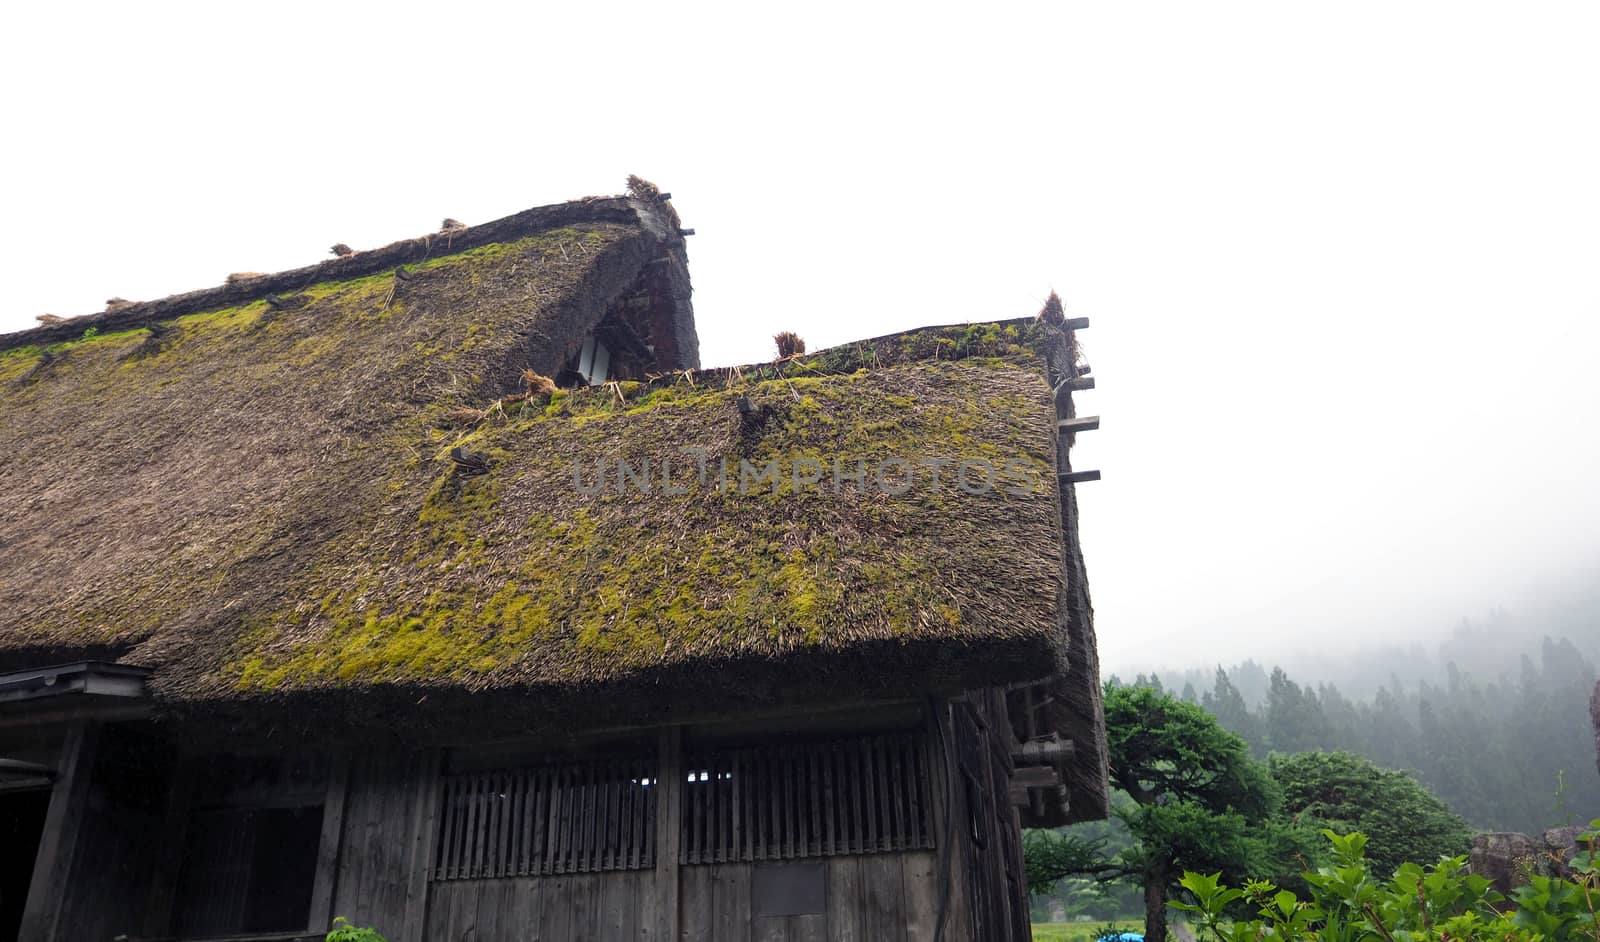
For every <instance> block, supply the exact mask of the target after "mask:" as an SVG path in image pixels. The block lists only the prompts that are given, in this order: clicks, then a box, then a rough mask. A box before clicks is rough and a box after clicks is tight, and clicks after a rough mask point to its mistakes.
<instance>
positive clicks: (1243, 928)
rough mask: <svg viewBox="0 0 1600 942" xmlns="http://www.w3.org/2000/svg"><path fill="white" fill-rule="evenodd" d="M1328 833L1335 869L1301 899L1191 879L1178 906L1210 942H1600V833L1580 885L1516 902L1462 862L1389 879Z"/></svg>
mask: <svg viewBox="0 0 1600 942" xmlns="http://www.w3.org/2000/svg"><path fill="white" fill-rule="evenodd" d="M1591 828H1600V821H1595V822H1593V823H1592V824H1591ZM1323 833H1324V834H1325V835H1326V836H1327V838H1328V840H1329V842H1330V843H1331V844H1332V845H1333V854H1332V860H1333V862H1332V864H1331V865H1329V866H1325V867H1319V868H1317V870H1316V871H1315V872H1312V873H1307V874H1306V875H1305V881H1306V883H1307V885H1308V886H1309V887H1310V889H1309V890H1308V892H1307V894H1306V896H1304V897H1302V896H1300V895H1299V894H1296V893H1294V892H1292V891H1290V890H1285V889H1281V888H1279V887H1277V886H1274V885H1273V884H1272V883H1270V882H1267V881H1264V880H1257V881H1251V882H1247V883H1245V884H1244V886H1243V888H1234V887H1230V886H1228V885H1226V884H1225V883H1224V882H1223V881H1222V879H1221V876H1220V874H1215V873H1213V874H1209V875H1207V874H1201V873H1194V872H1192V871H1190V872H1187V873H1185V874H1184V875H1183V879H1182V880H1180V881H1179V883H1180V885H1181V886H1182V887H1183V889H1184V890H1186V891H1188V893H1189V895H1190V897H1191V898H1192V899H1193V902H1190V903H1176V904H1174V905H1176V906H1177V907H1178V908H1180V909H1182V910H1185V911H1187V912H1189V913H1190V914H1191V922H1192V924H1193V926H1194V927H1195V929H1196V930H1197V931H1198V932H1199V934H1200V937H1201V938H1202V939H1205V940H1207V942H1280V940H1281V942H1288V940H1300V939H1305V940H1316V942H1580V940H1586V942H1600V861H1597V860H1596V855H1595V844H1596V842H1597V841H1600V830H1590V831H1589V832H1587V833H1585V834H1583V835H1581V836H1580V838H1579V843H1580V845H1582V846H1583V847H1585V848H1587V849H1586V850H1584V851H1583V852H1580V853H1579V854H1578V856H1577V858H1576V859H1574V860H1573V861H1572V864H1571V867H1572V872H1573V874H1574V878H1573V879H1571V880H1566V879H1559V878H1552V877H1543V876H1530V877H1529V882H1528V884H1527V885H1526V886H1522V887H1518V888H1517V889H1516V890H1514V891H1513V892H1512V894H1511V898H1510V899H1507V898H1505V897H1503V896H1501V895H1500V894H1499V893H1497V892H1495V891H1494V890H1493V889H1492V888H1491V884H1490V882H1489V880H1487V879H1486V878H1484V877H1481V876H1478V875H1476V874H1472V873H1468V872H1467V862H1466V858H1465V857H1447V858H1444V859H1442V860H1440V861H1439V862H1438V863H1436V864H1433V865H1432V866H1429V867H1426V868H1424V867H1421V866H1418V865H1417V864H1415V863H1404V864H1401V865H1400V867H1399V868H1398V869H1396V870H1395V871H1394V876H1393V877H1391V878H1389V879H1382V878H1380V877H1377V876H1374V875H1373V874H1372V872H1371V870H1370V867H1369V864H1368V861H1367V859H1366V846H1367V839H1366V837H1365V836H1364V835H1362V834H1359V833H1355V834H1349V835H1339V834H1336V833H1334V832H1333V831H1324V832H1323ZM1241 909H1242V910H1243V911H1244V914H1245V915H1244V918H1240V910H1241Z"/></svg>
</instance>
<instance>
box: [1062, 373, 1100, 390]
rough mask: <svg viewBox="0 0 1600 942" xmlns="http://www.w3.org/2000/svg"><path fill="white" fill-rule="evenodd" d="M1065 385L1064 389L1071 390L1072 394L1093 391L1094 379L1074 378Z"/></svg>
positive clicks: (1088, 377) (1085, 377)
mask: <svg viewBox="0 0 1600 942" xmlns="http://www.w3.org/2000/svg"><path fill="white" fill-rule="evenodd" d="M1065 385H1066V387H1067V388H1068V389H1070V390H1072V391H1073V392H1082V391H1083V390H1085V389H1093V388H1094V377H1093V376H1074V377H1072V378H1071V379H1069V380H1067V381H1066V384H1065Z"/></svg>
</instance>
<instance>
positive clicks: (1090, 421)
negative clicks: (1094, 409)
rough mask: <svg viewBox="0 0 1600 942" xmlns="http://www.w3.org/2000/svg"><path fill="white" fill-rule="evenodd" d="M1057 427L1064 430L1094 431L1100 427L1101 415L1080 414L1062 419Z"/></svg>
mask: <svg viewBox="0 0 1600 942" xmlns="http://www.w3.org/2000/svg"><path fill="white" fill-rule="evenodd" d="M1056 427H1057V428H1059V429H1060V430H1061V431H1063V432H1092V431H1094V430H1095V429H1097V428H1099V427H1100V417H1099V416H1098V415H1080V416H1078V417H1077V418H1073V419H1061V420H1060V421H1058V422H1056Z"/></svg>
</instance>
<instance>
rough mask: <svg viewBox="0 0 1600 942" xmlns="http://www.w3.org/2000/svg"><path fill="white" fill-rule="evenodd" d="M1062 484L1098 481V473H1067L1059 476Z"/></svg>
mask: <svg viewBox="0 0 1600 942" xmlns="http://www.w3.org/2000/svg"><path fill="white" fill-rule="evenodd" d="M1060 478H1061V483H1062V484H1082V483H1083V482H1085V481H1098V480H1100V472H1099V471H1069V472H1067V473H1066V474H1063V475H1060Z"/></svg>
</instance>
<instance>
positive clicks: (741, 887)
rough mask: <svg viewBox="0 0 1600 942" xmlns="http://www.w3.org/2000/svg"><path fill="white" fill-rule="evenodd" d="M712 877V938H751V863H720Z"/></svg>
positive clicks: (736, 941) (723, 941) (735, 941)
mask: <svg viewBox="0 0 1600 942" xmlns="http://www.w3.org/2000/svg"><path fill="white" fill-rule="evenodd" d="M712 881H713V886H712V903H711V908H712V935H711V939H712V942H749V940H750V864H747V863H726V864H718V865H717V866H716V867H715V868H713V870H712Z"/></svg>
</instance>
